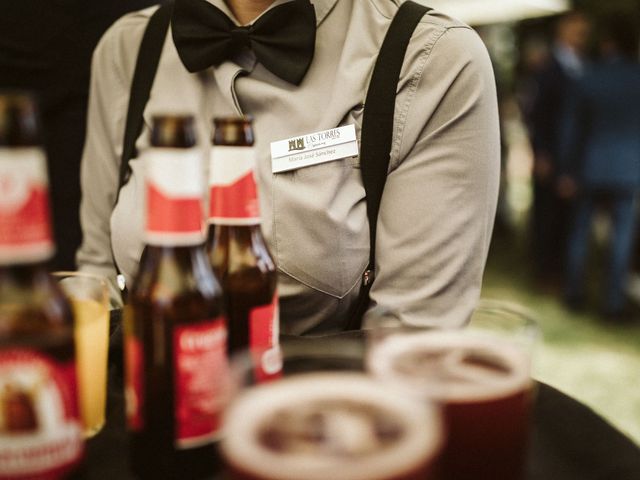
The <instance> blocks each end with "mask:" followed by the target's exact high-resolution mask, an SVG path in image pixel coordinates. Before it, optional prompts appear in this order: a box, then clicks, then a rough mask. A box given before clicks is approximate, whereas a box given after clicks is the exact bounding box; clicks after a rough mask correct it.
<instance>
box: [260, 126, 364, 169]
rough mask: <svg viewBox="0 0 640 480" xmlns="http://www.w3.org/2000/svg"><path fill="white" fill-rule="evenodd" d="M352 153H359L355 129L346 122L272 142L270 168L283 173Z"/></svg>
mask: <svg viewBox="0 0 640 480" xmlns="http://www.w3.org/2000/svg"><path fill="white" fill-rule="evenodd" d="M354 155H358V140H357V139H356V128H355V126H354V125H345V126H344V127H338V128H332V129H330V130H324V131H323V132H316V133H309V134H307V135H302V136H300V137H293V138H288V139H286V140H278V141H277V142H272V143H271V170H272V172H273V173H279V172H286V171H287V170H295V169H296V168H301V167H308V166H310V165H317V164H319V163H325V162H331V161H333V160H339V159H341V158H346V157H353V156H354Z"/></svg>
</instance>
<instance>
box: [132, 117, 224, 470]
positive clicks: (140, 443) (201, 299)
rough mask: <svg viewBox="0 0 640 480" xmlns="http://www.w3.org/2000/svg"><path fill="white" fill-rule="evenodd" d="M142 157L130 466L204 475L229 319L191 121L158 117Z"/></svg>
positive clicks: (211, 454) (209, 462) (212, 457)
mask: <svg viewBox="0 0 640 480" xmlns="http://www.w3.org/2000/svg"><path fill="white" fill-rule="evenodd" d="M142 159H143V161H144V162H145V168H146V183H147V187H146V188H147V220H146V230H145V232H146V233H145V235H146V239H145V243H146V246H145V249H144V252H143V254H142V258H141V260H140V266H139V271H138V273H137V276H136V278H135V279H134V282H133V287H132V289H131V292H130V296H129V300H128V304H127V306H126V307H125V360H126V370H125V373H126V375H125V378H126V397H127V419H128V426H129V431H130V432H131V455H132V459H131V460H132V468H133V471H134V473H136V474H137V476H139V477H141V478H154V479H157V478H181V479H182V478H202V477H206V476H210V475H211V474H212V473H213V472H214V471H215V470H216V469H217V460H216V458H217V457H216V452H215V448H214V442H215V440H216V438H217V435H218V428H219V425H218V423H219V418H218V415H219V413H220V412H219V411H218V410H217V409H218V406H217V399H216V396H217V395H219V393H220V392H219V390H218V389H219V385H220V372H221V369H222V368H223V366H224V364H225V363H224V362H225V361H226V360H225V357H226V320H225V318H224V308H223V303H222V297H221V289H220V286H219V284H218V282H217V280H216V279H215V277H214V274H213V272H212V270H211V266H210V265H209V262H208V259H207V256H206V253H205V251H204V248H203V244H204V235H203V223H202V222H203V218H204V217H203V215H202V198H203V185H204V182H203V181H202V180H203V179H202V174H203V172H204V169H203V168H202V158H201V154H200V150H199V149H197V148H196V147H195V131H194V125H193V118H192V117H190V116H158V117H155V118H154V119H153V126H152V135H151V148H150V149H148V150H147V151H146V152H145V153H144V154H143V156H142Z"/></svg>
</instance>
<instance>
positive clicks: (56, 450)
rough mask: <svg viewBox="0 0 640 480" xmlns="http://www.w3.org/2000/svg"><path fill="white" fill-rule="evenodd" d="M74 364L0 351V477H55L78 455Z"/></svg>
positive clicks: (80, 443) (22, 352) (32, 353)
mask: <svg viewBox="0 0 640 480" xmlns="http://www.w3.org/2000/svg"><path fill="white" fill-rule="evenodd" d="M83 450H84V443H83V437H82V428H81V425H80V420H79V417H78V399H77V395H76V369H75V363H74V362H72V361H71V362H64V363H61V362H57V361H55V360H53V359H51V358H49V357H47V356H45V355H43V354H41V353H39V352H36V351H32V350H23V349H11V350H5V351H2V352H0V479H2V480H9V479H12V480H17V479H32V478H38V479H44V480H49V479H57V478H61V477H63V476H64V475H65V474H66V473H68V472H69V471H71V470H72V468H73V467H74V466H75V465H76V464H77V463H78V462H79V461H80V459H81V458H82V454H83Z"/></svg>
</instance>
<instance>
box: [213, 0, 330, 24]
mask: <svg viewBox="0 0 640 480" xmlns="http://www.w3.org/2000/svg"><path fill="white" fill-rule="evenodd" d="M207 1H208V2H209V3H211V4H212V5H214V6H216V7H218V8H219V9H220V10H222V11H223V12H224V14H225V15H226V16H227V17H229V18H230V19H231V20H233V22H234V23H235V24H236V25H239V22H238V20H237V19H236V17H234V15H233V13H231V10H230V9H229V7H228V6H227V4H226V2H225V1H224V0H207ZM289 1H292V0H275V1H274V2H273V4H272V5H270V6H269V8H267V10H265V12H266V11H268V10H271V9H272V8H274V7H277V6H278V5H282V4H283V3H287V2H289ZM337 1H338V0H311V3H312V4H313V6H314V7H315V9H316V25H320V23H322V21H323V20H324V19H325V17H326V16H327V14H328V13H329V12H330V11H331V9H332V8H333V6H334V5H335V4H336V2H337ZM262 15H264V12H263V13H262ZM258 18H260V17H258Z"/></svg>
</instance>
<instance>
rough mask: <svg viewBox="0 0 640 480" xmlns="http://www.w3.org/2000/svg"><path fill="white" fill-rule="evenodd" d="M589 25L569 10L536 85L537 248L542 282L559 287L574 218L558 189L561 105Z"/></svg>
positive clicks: (576, 74) (578, 70)
mask: <svg viewBox="0 0 640 480" xmlns="http://www.w3.org/2000/svg"><path fill="white" fill-rule="evenodd" d="M589 34H590V23H589V20H588V19H587V18H586V17H585V15H584V14H582V13H580V12H570V13H568V14H566V15H564V16H563V17H561V18H560V19H559V20H558V22H557V25H556V30H555V38H554V44H553V45H552V49H551V55H550V56H549V59H548V61H547V63H546V64H545V65H544V67H543V68H542V69H541V70H540V71H539V73H538V75H537V76H536V78H535V81H534V88H535V93H534V96H533V101H532V108H531V117H530V122H529V126H530V129H531V131H530V136H531V144H532V148H533V154H534V164H533V209H532V223H531V227H532V235H531V241H532V247H533V248H532V250H533V254H534V261H535V266H536V273H537V275H538V278H539V280H541V281H543V282H544V284H545V285H549V284H551V285H553V284H558V283H559V281H560V277H561V275H562V273H563V272H562V270H563V267H564V250H565V243H566V238H567V235H568V224H569V219H570V201H569V200H568V199H567V197H570V196H571V192H569V191H566V189H565V188H563V185H560V190H557V176H558V164H559V162H560V161H561V160H560V158H559V155H560V154H559V151H558V132H559V129H560V115H561V109H562V105H563V103H564V101H565V99H566V97H567V95H568V93H569V91H570V90H571V88H572V84H573V82H574V81H575V80H577V79H578V78H580V76H581V75H582V73H583V71H584V67H585V50H586V47H587V42H588V39H589Z"/></svg>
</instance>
